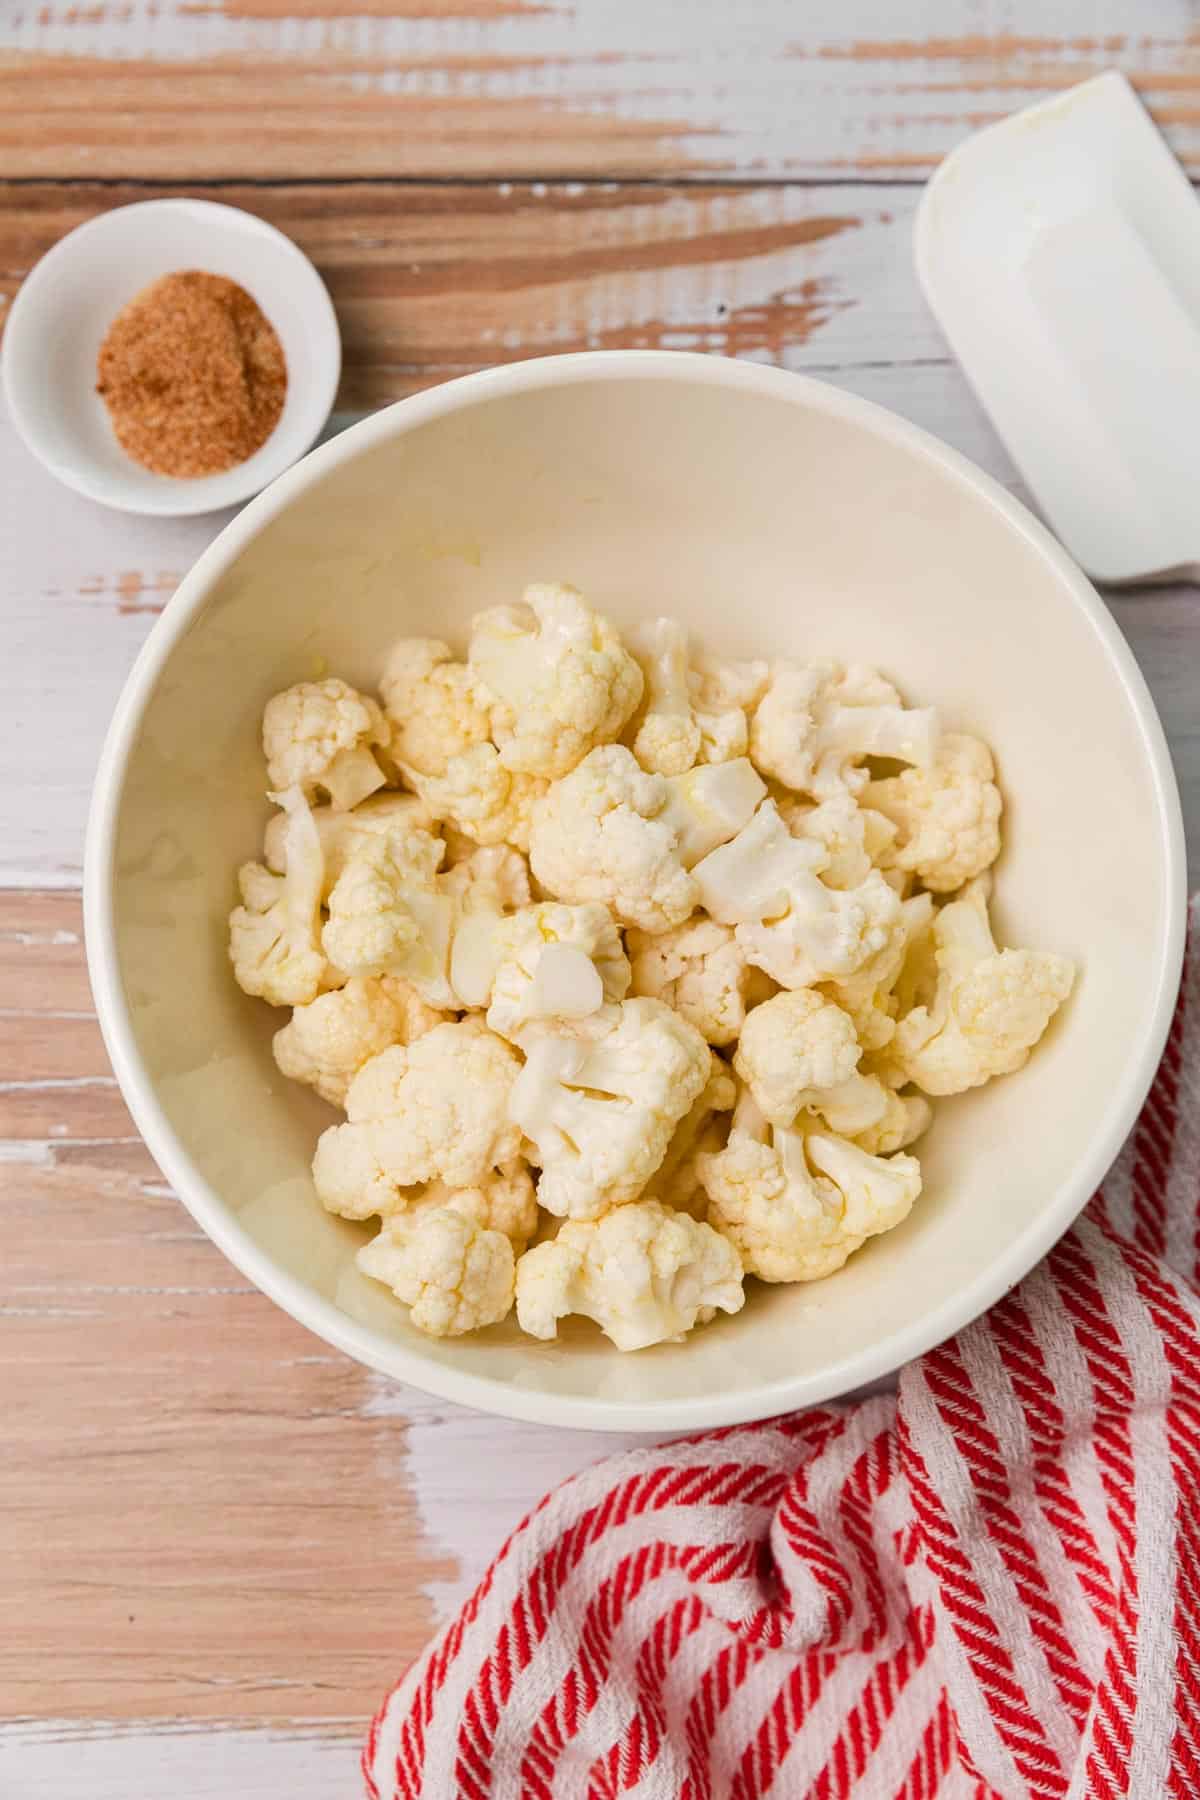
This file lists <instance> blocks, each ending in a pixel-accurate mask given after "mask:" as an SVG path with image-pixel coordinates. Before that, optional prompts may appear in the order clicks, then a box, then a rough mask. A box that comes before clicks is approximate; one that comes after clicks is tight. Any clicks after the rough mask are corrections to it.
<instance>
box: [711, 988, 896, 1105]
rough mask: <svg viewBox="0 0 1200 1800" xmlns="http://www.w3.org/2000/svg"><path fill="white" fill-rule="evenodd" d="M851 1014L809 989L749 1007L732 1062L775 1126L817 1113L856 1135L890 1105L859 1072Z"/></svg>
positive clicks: (885, 1094) (876, 1086)
mask: <svg viewBox="0 0 1200 1800" xmlns="http://www.w3.org/2000/svg"><path fill="white" fill-rule="evenodd" d="M861 1055H862V1051H861V1050H860V1048H859V1044H858V1039H857V1038H856V1037H855V1035H854V1021H853V1020H852V1019H851V1018H850V1017H849V1016H848V1014H846V1013H844V1012H843V1011H842V1010H841V1008H840V1007H838V1006H835V1005H834V1004H833V1002H832V1001H831V1000H826V999H825V998H824V997H823V996H822V995H820V994H818V993H816V992H814V990H813V989H812V988H797V989H796V990H795V991H794V992H791V993H782V994H776V995H775V996H774V998H773V999H770V1000H766V1001H764V1002H763V1004H762V1005H761V1006H756V1007H755V1008H754V1010H753V1011H752V1012H751V1013H750V1015H749V1017H748V1018H747V1020H746V1023H745V1025H744V1026H743V1027H742V1035H741V1038H740V1039H739V1041H738V1047H737V1054H736V1055H735V1056H734V1059H733V1066H734V1068H735V1069H736V1070H737V1072H738V1074H739V1075H740V1076H741V1078H742V1080H743V1081H744V1082H745V1083H746V1085H747V1087H748V1088H749V1089H750V1092H751V1093H752V1094H753V1096H754V1099H755V1101H756V1103H757V1105H758V1107H759V1109H760V1111H761V1112H762V1113H763V1115H764V1117H765V1118H766V1119H767V1120H768V1121H769V1122H770V1123H771V1124H772V1125H791V1124H792V1123H793V1122H794V1120H795V1118H796V1116H797V1114H798V1113H800V1112H804V1111H808V1112H817V1113H820V1114H821V1116H822V1118H823V1119H825V1120H826V1121H827V1123H828V1124H829V1126H830V1127H831V1128H832V1129H833V1130H834V1131H837V1132H842V1133H845V1134H846V1135H847V1136H854V1135H855V1134H856V1133H857V1132H860V1131H866V1130H868V1129H869V1128H870V1127H871V1126H872V1125H875V1124H877V1123H878V1122H879V1120H880V1119H881V1118H882V1117H883V1115H884V1113H885V1112H886V1111H887V1104H888V1090H887V1089H886V1088H885V1087H884V1085H883V1083H882V1082H881V1081H879V1080H878V1078H873V1077H871V1076H867V1075H860V1074H859V1073H858V1062H859V1058H860V1056H861Z"/></svg>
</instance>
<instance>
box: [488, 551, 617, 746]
mask: <svg viewBox="0 0 1200 1800" xmlns="http://www.w3.org/2000/svg"><path fill="white" fill-rule="evenodd" d="M470 665H471V668H472V670H473V671H474V673H475V675H476V676H477V678H478V679H479V680H480V681H481V682H482V683H483V685H484V686H485V688H486V689H487V690H488V691H489V692H490V693H491V694H493V695H495V696H496V697H497V699H498V700H499V701H500V703H501V705H500V706H499V707H498V708H496V709H495V711H494V713H493V731H494V736H495V740H496V742H497V743H498V744H499V745H500V754H501V756H502V758H503V760H504V762H505V764H506V765H507V767H508V768H510V769H520V770H523V771H524V772H525V773H526V774H529V775H544V776H546V777H548V778H549V779H550V780H556V779H557V778H558V777H559V776H561V775H566V774H567V773H568V772H569V771H570V770H571V769H573V768H574V767H575V766H576V764H577V763H578V762H580V761H581V760H582V759H583V757H585V756H586V755H587V753H588V751H589V750H593V749H595V747H596V746H597V745H598V744H608V743H611V742H612V741H613V740H614V739H615V738H617V737H618V736H619V735H620V733H621V731H622V730H623V728H624V726H625V725H626V723H627V722H628V720H629V718H630V716H631V714H632V713H633V712H634V710H635V708H636V707H637V704H638V702H639V701H640V699H641V697H642V672H641V670H640V669H639V667H638V665H637V663H636V661H635V660H634V658H633V657H632V656H630V655H629V653H628V651H627V650H625V648H624V647H623V645H622V643H621V640H620V638H619V637H618V636H617V633H616V632H615V631H614V629H613V627H612V626H611V625H610V624H609V622H608V620H607V619H605V618H603V617H602V616H601V615H600V614H599V613H596V612H593V611H592V609H591V607H589V606H588V605H587V604H586V603H585V601H584V599H583V596H582V595H581V594H579V593H577V592H576V591H575V589H574V588H570V587H562V586H559V585H557V584H553V583H539V584H535V585H534V586H532V587H529V588H526V590H525V595H524V602H523V605H522V606H521V607H511V606H497V607H493V608H492V609H491V611H489V612H484V613H480V614H479V616H478V618H477V619H476V620H475V622H474V626H473V629H472V632H471V647H470Z"/></svg>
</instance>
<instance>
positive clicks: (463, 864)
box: [441, 844, 530, 1007]
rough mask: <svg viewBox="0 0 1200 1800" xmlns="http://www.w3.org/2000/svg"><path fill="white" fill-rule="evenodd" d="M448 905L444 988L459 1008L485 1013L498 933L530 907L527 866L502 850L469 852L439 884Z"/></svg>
mask: <svg viewBox="0 0 1200 1800" xmlns="http://www.w3.org/2000/svg"><path fill="white" fill-rule="evenodd" d="M441 886H442V889H443V891H444V892H446V893H448V894H450V895H451V896H452V898H453V900H454V905H455V917H454V925H453V931H454V936H453V940H452V942H451V945H450V986H451V988H452V989H453V991H454V995H455V998H456V1000H457V1002H458V1003H459V1004H460V1005H462V1006H475V1007H485V1006H486V1005H487V1003H488V1000H489V999H490V997H491V992H492V981H493V979H494V977H495V973H496V968H497V965H498V964H499V961H500V953H501V947H502V939H501V927H502V925H503V924H504V921H505V919H506V918H507V916H508V915H509V914H510V913H512V912H515V911H516V910H517V909H518V908H520V907H522V906H528V904H529V901H530V887H529V866H528V864H527V863H526V861H525V858H524V857H523V856H522V855H521V853H520V851H519V850H513V849H511V848H510V847H509V846H508V845H499V844H495V845H491V846H489V847H486V848H483V849H474V850H472V851H471V853H470V854H469V855H467V856H464V857H463V858H462V860H461V861H459V862H456V863H455V865H454V867H453V868H452V869H451V870H449V872H448V873H447V874H446V875H445V876H444V877H443V878H442V882H441Z"/></svg>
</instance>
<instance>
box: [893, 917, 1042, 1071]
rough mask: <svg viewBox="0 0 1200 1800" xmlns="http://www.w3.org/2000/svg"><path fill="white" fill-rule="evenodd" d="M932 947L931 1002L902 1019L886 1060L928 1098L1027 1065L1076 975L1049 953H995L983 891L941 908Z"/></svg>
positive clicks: (1016, 951) (1013, 951)
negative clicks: (933, 981)
mask: <svg viewBox="0 0 1200 1800" xmlns="http://www.w3.org/2000/svg"><path fill="white" fill-rule="evenodd" d="M933 942H934V952H935V956H936V961H937V987H936V992H935V994H934V998H933V1003H932V1005H930V1006H918V1007H914V1008H913V1009H912V1010H911V1011H910V1012H908V1013H907V1014H906V1015H905V1016H904V1018H902V1019H901V1020H900V1021H899V1023H898V1024H897V1026H896V1032H895V1036H894V1037H893V1039H892V1041H891V1043H890V1045H889V1046H888V1049H887V1055H888V1056H889V1058H891V1059H892V1060H893V1061H894V1062H895V1063H896V1065H897V1067H898V1068H899V1069H900V1071H901V1072H902V1073H903V1075H904V1076H905V1078H906V1079H907V1080H909V1081H911V1082H913V1083H915V1085H916V1086H917V1087H919V1088H922V1089H923V1090H924V1092H925V1093H927V1094H933V1095H935V1096H936V1095H939V1094H959V1093H962V1092H964V1091H965V1090H966V1089H967V1088H974V1087H981V1086H982V1085H983V1083H984V1082H986V1081H990V1080H991V1079H992V1077H993V1076H995V1075H1009V1074H1012V1072H1013V1071H1014V1070H1016V1069H1019V1068H1021V1067H1023V1065H1024V1064H1025V1063H1026V1062H1027V1061H1028V1059H1029V1053H1030V1051H1031V1050H1032V1049H1033V1047H1034V1045H1035V1044H1036V1043H1037V1042H1038V1040H1039V1038H1040V1037H1041V1036H1042V1033H1043V1032H1044V1031H1045V1029H1046V1027H1047V1025H1048V1024H1049V1023H1050V1020H1051V1019H1052V1018H1053V1016H1054V1014H1055V1013H1056V1012H1057V1011H1058V1009H1059V1007H1060V1006H1061V1005H1062V1003H1063V1001H1064V1000H1065V999H1066V998H1067V996H1068V995H1069V993H1070V992H1071V988H1072V986H1073V985H1074V981H1075V969H1074V966H1073V965H1072V963H1071V962H1070V961H1069V960H1068V959H1067V958H1066V957H1065V956H1056V955H1055V954H1053V952H1051V951H1044V950H1000V949H998V948H997V945H996V941H995V939H994V937H993V936H992V930H991V925H990V924H989V921H988V913H987V903H986V900H985V898H984V896H983V894H982V892H981V891H980V890H979V889H975V890H974V891H970V892H969V893H968V897H967V898H965V899H963V900H954V901H951V902H950V904H949V905H948V906H943V907H942V909H941V911H940V912H939V913H937V914H936V916H935V918H934V921H933Z"/></svg>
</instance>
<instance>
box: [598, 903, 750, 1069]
mask: <svg viewBox="0 0 1200 1800" xmlns="http://www.w3.org/2000/svg"><path fill="white" fill-rule="evenodd" d="M626 942H627V944H628V948H629V954H630V960H631V963H632V970H633V981H632V991H633V992H634V993H635V994H644V995H647V996H648V997H649V998H650V999H653V1000H662V1001H664V1002H665V1003H666V1005H667V1006H670V1007H672V1008H673V1009H674V1010H675V1011H676V1012H677V1013H678V1014H679V1015H680V1017H681V1018H684V1019H686V1020H687V1021H688V1023H689V1025H694V1026H695V1027H696V1030H697V1031H698V1032H699V1033H700V1035H701V1037H703V1038H707V1040H708V1042H709V1043H710V1044H716V1045H718V1046H721V1045H725V1044H732V1043H734V1042H735V1041H736V1039H737V1036H738V1033H739V1032H740V1031H741V1029H742V1026H743V1023H744V1021H745V1018H746V1008H747V1006H748V1005H752V1004H753V1003H754V1001H755V1000H756V999H765V998H766V997H767V995H768V994H769V993H770V992H771V991H772V989H771V983H770V981H769V980H768V979H767V978H766V977H765V976H764V975H763V974H762V971H761V970H759V969H755V968H753V967H752V965H751V964H750V963H749V962H747V960H746V953H745V951H744V950H743V949H742V947H741V945H740V944H739V943H738V941H737V939H736V938H735V937H734V934H733V930H732V928H731V927H730V926H728V925H719V924H718V923H717V921H716V920H715V919H706V918H703V917H701V918H696V919H688V920H686V921H685V923H684V924H682V925H676V927H675V928H674V930H673V931H664V932H659V933H657V934H652V933H649V932H645V931H630V932H629V933H628V934H627V937H626Z"/></svg>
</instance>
